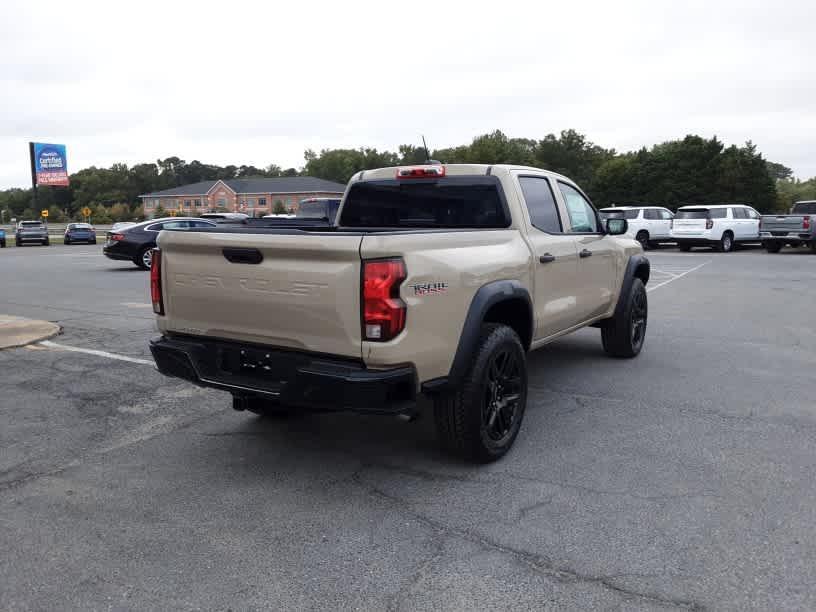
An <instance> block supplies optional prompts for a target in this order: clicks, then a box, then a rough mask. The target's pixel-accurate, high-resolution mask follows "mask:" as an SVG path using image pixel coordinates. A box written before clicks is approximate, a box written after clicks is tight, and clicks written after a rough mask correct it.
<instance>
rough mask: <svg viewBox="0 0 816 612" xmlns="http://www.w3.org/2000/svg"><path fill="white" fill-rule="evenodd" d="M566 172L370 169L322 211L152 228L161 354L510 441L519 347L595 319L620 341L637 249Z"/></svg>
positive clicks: (464, 446)
mask: <svg viewBox="0 0 816 612" xmlns="http://www.w3.org/2000/svg"><path fill="white" fill-rule="evenodd" d="M626 225H627V224H626V220H625V219H623V218H620V219H618V218H610V219H607V220H606V221H605V222H604V223H603V224H602V222H601V221H600V218H599V216H598V214H597V212H596V210H595V208H594V207H593V206H592V204H591V203H590V201H589V198H587V197H586V196H585V195H584V193H583V192H582V191H581V190H580V188H579V187H578V186H577V185H576V184H575V183H573V182H572V181H570V180H569V179H568V178H566V177H564V176H560V175H558V174H554V173H552V172H547V171H544V170H539V169H536V168H526V167H518V166H506V165H494V166H487V165H441V164H437V163H429V164H426V165H421V166H411V167H400V168H382V169H377V170H366V171H363V172H359V173H357V174H356V175H355V176H354V177H353V178H352V179H351V181H350V182H349V184H348V186H347V188H346V193H345V195H344V197H343V201H342V203H341V205H340V209H339V212H338V216H337V221H336V222H335V224H334V225H332V226H322V227H320V226H311V227H309V226H304V227H302V228H297V227H294V228H293V227H292V226H286V227H274V226H273V227H263V226H254V225H248V226H236V227H228V226H219V227H217V228H213V229H201V230H188V231H183V232H181V231H179V232H162V233H161V235H160V236H159V238H158V251H157V253H156V256H155V257H154V259H153V262H154V263H153V269H152V272H151V294H152V301H153V308H154V310H155V312H156V313H157V318H158V327H159V331H160V332H161V333H162V336H161V337H160V338H157V339H155V340H154V341H153V342H152V343H151V349H152V352H153V355H154V358H155V360H156V364H157V365H158V368H159V370H160V371H161V372H162V373H164V374H166V375H168V376H176V377H179V378H184V379H187V380H190V381H192V382H194V383H196V384H199V385H203V386H207V387H214V388H216V389H223V390H225V391H228V392H230V393H231V394H232V395H233V406H234V407H235V408H236V409H239V410H250V411H252V412H256V413H260V414H268V413H279V412H291V411H293V410H322V411H326V410H352V411H358V412H373V413H383V414H415V413H416V411H417V410H418V408H417V406H418V405H419V404H418V400H419V398H420V396H426V397H429V398H430V399H431V400H432V401H433V406H434V413H435V422H436V426H437V430H438V434H439V437H440V439H441V442H442V443H443V444H444V446H446V447H447V448H448V449H450V450H452V451H454V452H456V453H458V454H460V455H462V456H465V457H467V458H469V459H472V460H476V461H492V460H495V459H497V458H499V457H501V456H502V455H503V454H504V453H505V452H507V450H508V449H509V448H510V447H511V446H512V444H513V442H514V441H515V438H516V435H517V434H518V431H519V428H520V426H521V422H522V418H523V416H524V410H525V406H526V403H527V384H528V374H527V367H526V361H525V353H526V352H527V351H529V350H533V349H537V348H540V347H541V346H543V345H545V344H547V343H548V342H551V341H553V340H555V339H556V338H558V337H559V336H562V335H564V334H567V333H569V332H571V331H574V330H577V329H579V328H582V327H586V326H590V325H591V326H594V327H599V328H600V330H601V338H602V341H603V346H604V348H605V349H606V351H607V353H609V354H610V355H613V356H616V357H634V356H635V355H637V354H638V353H639V352H640V350H641V347H642V346H643V341H644V337H645V332H646V321H647V300H646V290H645V285H646V283H647V282H648V280H649V262H648V260H647V259H646V258H645V257H644V256H643V254H642V249H641V247H640V245H639V244H638V243H637V242H635V241H634V240H631V239H626V238H623V237H621V235H622V234H624V233H625V232H626V230H627V227H626Z"/></svg>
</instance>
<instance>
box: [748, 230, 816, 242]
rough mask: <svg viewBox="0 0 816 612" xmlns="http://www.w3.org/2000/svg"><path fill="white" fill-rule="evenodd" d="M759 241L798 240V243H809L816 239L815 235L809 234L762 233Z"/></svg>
mask: <svg viewBox="0 0 816 612" xmlns="http://www.w3.org/2000/svg"><path fill="white" fill-rule="evenodd" d="M759 239H760V240H763V241H768V240H796V241H797V242H800V241H805V242H809V241H811V240H813V239H814V236H813V234H808V233H807V232H773V231H771V232H760V233H759Z"/></svg>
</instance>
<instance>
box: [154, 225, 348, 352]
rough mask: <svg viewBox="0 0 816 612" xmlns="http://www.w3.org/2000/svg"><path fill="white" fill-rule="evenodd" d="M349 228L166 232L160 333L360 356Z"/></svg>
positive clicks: (160, 243) (161, 239)
mask: <svg viewBox="0 0 816 612" xmlns="http://www.w3.org/2000/svg"><path fill="white" fill-rule="evenodd" d="M361 240H362V237H361V236H359V235H352V234H345V235H339V234H314V233H311V234H306V233H291V232H290V233H286V231H285V230H283V231H282V232H281V234H276V233H274V232H267V233H263V234H252V233H226V232H225V233H217V232H162V233H161V234H160V236H159V239H158V246H159V248H160V249H161V252H162V262H161V267H162V285H163V293H164V308H165V315H166V316H163V317H159V329H160V331H162V332H176V333H180V334H186V335H193V336H209V337H213V338H223V339H227V340H238V341H245V342H250V343H254V344H260V345H265V346H276V347H283V348H292V349H298V350H304V351H310V352H315V353H326V354H330V355H342V356H347V357H354V358H360V357H361V343H360V241H361Z"/></svg>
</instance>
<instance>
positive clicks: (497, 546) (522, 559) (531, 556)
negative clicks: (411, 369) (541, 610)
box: [349, 463, 705, 611]
mask: <svg viewBox="0 0 816 612" xmlns="http://www.w3.org/2000/svg"><path fill="white" fill-rule="evenodd" d="M371 467H376V466H373V465H372V464H368V463H363V464H362V465H361V466H360V467H359V468H358V469H357V470H355V471H354V472H353V473H352V474H351V476H350V477H349V480H350V481H351V482H353V483H354V484H355V485H357V486H358V487H359V488H361V489H362V490H363V491H365V492H366V493H367V494H369V495H371V496H374V497H377V498H379V499H382V500H383V501H385V502H386V503H388V504H391V505H392V506H394V507H396V508H397V509H398V510H400V511H401V512H404V513H406V514H408V515H410V516H411V517H412V518H413V519H414V520H416V521H418V522H420V523H422V524H424V525H425V526H426V527H428V528H429V529H431V530H432V531H434V532H437V533H440V534H444V535H446V536H447V537H459V538H461V539H463V540H466V541H468V542H471V543H473V544H476V545H478V546H480V547H481V548H483V549H485V550H491V551H494V552H498V553H500V554H504V555H508V556H510V557H512V558H513V559H515V560H516V561H517V562H518V563H520V564H522V565H525V566H526V567H528V568H529V569H530V570H532V571H534V572H536V573H538V574H541V575H543V576H545V577H547V578H550V579H553V580H557V581H559V582H563V583H584V584H595V585H598V586H600V587H602V588H604V589H606V590H609V591H613V592H615V593H618V594H619V595H621V596H622V597H626V598H632V599H640V600H643V601H647V602H652V603H657V604H660V605H664V606H672V607H675V608H679V609H683V610H695V611H701V610H704V609H705V607H704V606H703V605H702V604H699V603H697V602H694V601H692V600H686V599H679V598H671V597H664V596H662V595H660V594H657V593H649V592H642V591H637V590H635V589H632V588H629V587H627V586H624V585H622V584H619V583H617V582H616V581H615V578H614V577H611V576H604V575H594V574H587V573H583V572H580V571H578V570H576V569H573V568H570V567H566V566H559V565H557V564H555V563H554V562H553V561H552V559H550V558H548V557H547V556H545V555H542V554H537V553H532V552H529V551H527V550H524V549H520V548H515V547H512V546H509V545H507V544H503V543H501V542H498V541H496V540H493V539H491V538H489V537H487V536H485V535H483V534H481V533H479V532H477V531H475V530H474V529H467V528H458V527H453V526H451V525H448V524H445V523H443V522H441V521H440V520H438V519H436V518H433V517H430V516H428V515H426V514H424V513H422V512H420V511H418V510H415V509H414V508H412V507H411V504H410V502H408V501H407V500H405V499H402V498H400V497H398V496H396V495H393V494H391V493H388V492H387V491H384V490H383V489H381V488H380V487H377V486H376V485H372V484H370V483H368V482H366V481H365V479H364V474H365V472H366V471H367V470H368V469H369V468H371ZM418 571H419V570H418ZM618 575H620V574H618ZM419 578H421V575H420V577H419ZM417 580H418V579H417Z"/></svg>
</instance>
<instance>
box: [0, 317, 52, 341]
mask: <svg viewBox="0 0 816 612" xmlns="http://www.w3.org/2000/svg"><path fill="white" fill-rule="evenodd" d="M61 331H62V328H61V327H60V326H59V325H57V324H56V323H51V322H49V321H38V320H35V319H23V318H22V317H12V316H10V315H3V314H0V350H3V349H10V348H18V347H21V346H25V345H27V344H31V343H33V342H40V341H42V340H47V339H48V338H53V337H54V336H56V335H57V334H59V333H60V332H61Z"/></svg>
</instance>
